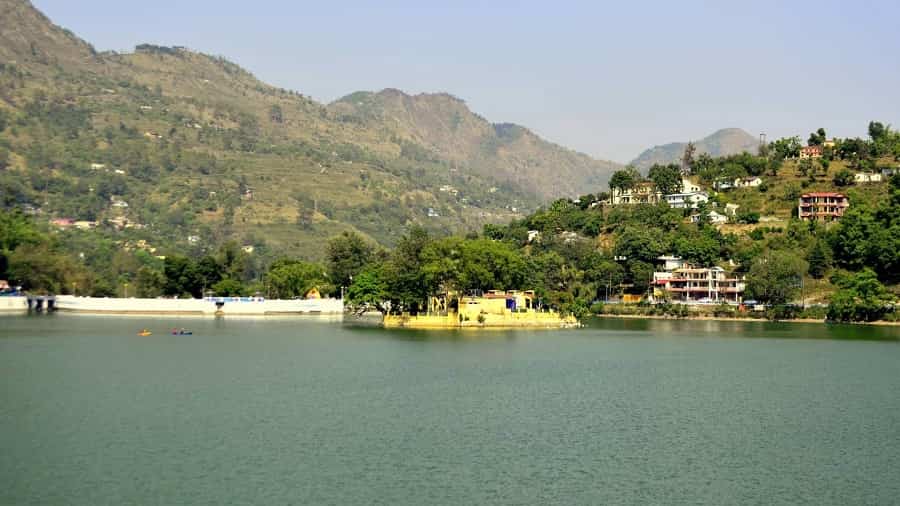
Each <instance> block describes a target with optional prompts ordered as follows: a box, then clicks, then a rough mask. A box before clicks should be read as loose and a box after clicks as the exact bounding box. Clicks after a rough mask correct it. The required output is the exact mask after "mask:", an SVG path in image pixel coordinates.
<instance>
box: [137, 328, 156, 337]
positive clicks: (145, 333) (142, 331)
mask: <svg viewBox="0 0 900 506" xmlns="http://www.w3.org/2000/svg"><path fill="white" fill-rule="evenodd" d="M137 335H139V336H141V337H146V336H152V335H153V332H150V331H149V330H147V329H143V330H141V331H140V332H138V334H137Z"/></svg>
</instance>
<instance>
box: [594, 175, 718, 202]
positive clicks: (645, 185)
mask: <svg viewBox="0 0 900 506" xmlns="http://www.w3.org/2000/svg"><path fill="white" fill-rule="evenodd" d="M699 193H703V192H702V188H700V186H698V185H696V184H694V183H692V182H691V181H690V180H689V179H685V178H682V179H681V191H680V192H678V193H675V194H672V195H686V194H699ZM704 195H706V194H704ZM664 197H665V196H664V195H663V194H662V192H660V191H657V189H656V186H655V185H654V184H653V183H652V182H651V181H642V182H640V183H638V184H636V185H635V186H634V188H626V189H624V190H623V189H620V188H613V190H612V204H613V205H619V204H659V203H660V202H664V201H667V200H666V199H665V198H664ZM708 199H709V196H708V195H707V200H708ZM674 200H675V201H676V202H677V201H678V199H677V198H675V199H674ZM670 205H671V204H670Z"/></svg>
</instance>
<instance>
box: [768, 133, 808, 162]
mask: <svg viewBox="0 0 900 506" xmlns="http://www.w3.org/2000/svg"><path fill="white" fill-rule="evenodd" d="M800 147H801V145H800V138H799V137H784V138H781V139H778V140H775V141H772V143H770V144H769V148H770V149H769V151H771V153H772V156H773V158H775V159H778V160H785V159H788V158H796V157H798V156H800Z"/></svg>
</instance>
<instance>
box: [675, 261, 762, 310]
mask: <svg viewBox="0 0 900 506" xmlns="http://www.w3.org/2000/svg"><path fill="white" fill-rule="evenodd" d="M657 284H658V285H663V290H665V291H666V292H668V293H669V294H671V296H672V298H673V299H674V300H680V301H683V302H688V303H691V302H694V303H696V302H710V303H716V302H731V303H740V302H741V300H742V297H743V294H744V290H745V289H746V283H745V282H744V279H743V278H737V277H728V274H727V273H726V272H725V269H723V268H721V267H706V268H683V269H677V270H675V271H674V272H673V273H672V277H671V278H669V279H668V280H665V283H664V284H663V283H657Z"/></svg>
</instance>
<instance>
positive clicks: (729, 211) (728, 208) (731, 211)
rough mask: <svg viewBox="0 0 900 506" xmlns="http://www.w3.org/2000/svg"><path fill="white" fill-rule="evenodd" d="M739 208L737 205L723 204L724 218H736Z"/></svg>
mask: <svg viewBox="0 0 900 506" xmlns="http://www.w3.org/2000/svg"><path fill="white" fill-rule="evenodd" d="M740 207H741V206H739V205H737V204H725V215H726V216H737V210H738V209H739V208H740Z"/></svg>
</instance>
